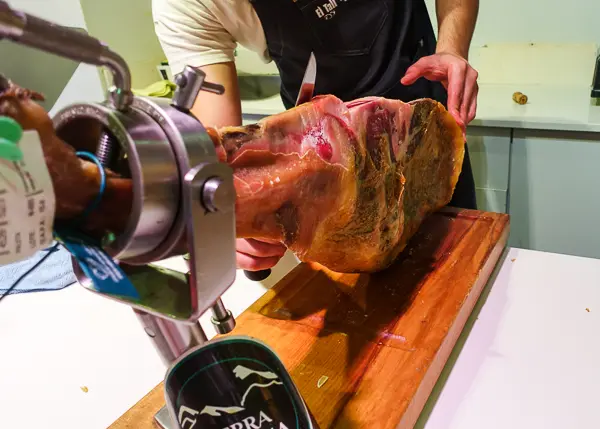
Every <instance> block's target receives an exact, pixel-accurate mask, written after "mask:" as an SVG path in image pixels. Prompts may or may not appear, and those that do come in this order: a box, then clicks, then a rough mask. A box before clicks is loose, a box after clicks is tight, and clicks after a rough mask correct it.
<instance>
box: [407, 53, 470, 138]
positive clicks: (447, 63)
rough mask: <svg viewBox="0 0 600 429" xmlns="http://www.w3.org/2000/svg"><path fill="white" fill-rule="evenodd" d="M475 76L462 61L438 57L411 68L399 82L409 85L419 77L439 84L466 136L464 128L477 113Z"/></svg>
mask: <svg viewBox="0 0 600 429" xmlns="http://www.w3.org/2000/svg"><path fill="white" fill-rule="evenodd" d="M477 76H478V73H477V71H476V70H475V69H474V68H473V67H471V66H470V65H469V63H468V62H467V61H466V60H465V59H464V58H462V57H460V56H458V55H455V54H451V53H437V54H434V55H430V56H427V57H423V58H421V59H420V60H418V61H417V62H416V63H414V64H413V65H412V66H410V67H409V68H408V70H407V71H406V74H405V75H404V77H402V79H401V81H400V82H401V83H402V84H403V85H412V84H413V83H414V82H415V81H416V80H417V79H419V78H421V77H424V78H425V79H427V80H431V81H439V82H441V83H442V85H444V87H445V88H446V90H447V91H448V112H450V114H451V115H452V116H453V117H454V119H455V120H456V122H458V125H459V126H460V127H461V128H462V129H463V134H465V133H466V127H467V124H468V123H469V122H471V121H472V120H473V119H474V118H475V114H476V112H477V94H478V92H479V86H478V85H477Z"/></svg>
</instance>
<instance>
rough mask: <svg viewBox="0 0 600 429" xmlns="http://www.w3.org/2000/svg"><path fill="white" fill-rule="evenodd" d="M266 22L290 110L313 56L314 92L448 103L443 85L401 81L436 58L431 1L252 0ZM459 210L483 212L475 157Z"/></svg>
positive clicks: (459, 188) (462, 181)
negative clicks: (419, 62) (420, 64)
mask: <svg viewBox="0 0 600 429" xmlns="http://www.w3.org/2000/svg"><path fill="white" fill-rule="evenodd" d="M250 3H251V4H252V5H253V7H254V9H255V10H256V13H257V15H258V17H259V19H260V21H261V23H262V26H263V29H264V32H265V37H266V40H267V47H268V50H269V54H270V56H271V58H272V59H273V61H274V62H275V64H276V66H277V68H278V70H279V74H280V76H281V98H282V100H283V104H284V106H285V107H286V109H290V108H291V107H293V106H294V104H295V102H296V97H297V95H298V92H299V90H300V85H301V83H302V78H303V77H304V71H305V69H306V65H307V64H308V58H309V56H310V53H311V52H314V53H315V57H316V60H317V78H316V84H315V91H314V94H315V95H318V94H332V95H335V96H336V97H338V98H340V99H341V100H343V101H350V100H353V99H356V98H360V97H366V96H380V97H386V98H390V99H396V100H402V101H404V102H408V101H411V100H415V99H417V98H432V99H434V100H437V101H438V102H440V103H442V104H443V105H444V106H446V105H447V92H446V89H445V88H444V87H443V85H442V84H441V83H439V82H431V81H428V80H426V79H424V78H421V79H419V80H417V81H416V82H415V83H414V84H413V85H410V86H404V85H402V84H401V83H400V79H401V77H402V76H403V75H404V74H405V72H406V70H407V69H408V67H410V66H411V65H412V64H414V63H415V62H416V61H417V60H418V59H419V58H421V57H424V56H427V55H432V54H433V53H435V46H436V39H435V33H434V31H433V27H432V25H431V20H430V19H429V14H428V12H427V7H426V5H425V2H424V0H250ZM449 205H451V206H454V207H460V208H471V209H475V208H476V199H475V184H474V180H473V173H472V170H471V163H470V160H469V153H468V151H467V150H466V146H465V159H464V162H463V167H462V172H461V175H460V177H459V179H458V183H457V185H456V189H455V191H454V196H453V198H452V201H451V202H450V204H449Z"/></svg>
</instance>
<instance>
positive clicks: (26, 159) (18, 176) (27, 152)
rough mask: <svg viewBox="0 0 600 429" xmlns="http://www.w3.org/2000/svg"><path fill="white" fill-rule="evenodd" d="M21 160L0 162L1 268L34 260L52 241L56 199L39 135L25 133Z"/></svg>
mask: <svg viewBox="0 0 600 429" xmlns="http://www.w3.org/2000/svg"><path fill="white" fill-rule="evenodd" d="M19 147H20V148H21V151H22V152H23V159H22V160H21V161H18V162H11V161H7V160H5V159H0V265H6V264H11V263H13V262H17V261H19V260H23V259H27V258H29V257H31V256H33V255H34V254H35V253H36V252H37V251H39V250H42V249H45V248H47V247H48V246H49V245H50V244H51V243H52V241H53V237H52V230H53V223H54V209H55V204H56V201H55V196H54V188H53V186H52V180H51V178H50V173H49V172H48V167H47V166H46V161H45V160H44V153H43V151H42V145H41V142H40V138H39V135H38V133H37V132H36V131H24V132H23V137H22V138H21V141H20V142H19Z"/></svg>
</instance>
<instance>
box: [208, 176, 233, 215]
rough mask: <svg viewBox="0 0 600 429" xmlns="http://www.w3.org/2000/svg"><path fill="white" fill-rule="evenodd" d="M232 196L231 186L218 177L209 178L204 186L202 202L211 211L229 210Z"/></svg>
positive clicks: (223, 211)
mask: <svg viewBox="0 0 600 429" xmlns="http://www.w3.org/2000/svg"><path fill="white" fill-rule="evenodd" d="M232 197H233V196H232V190H231V189H230V187H229V186H227V185H225V184H224V183H223V180H221V179H220V178H218V177H213V178H210V179H208V180H207V181H206V183H204V186H203V188H202V195H201V200H202V204H203V205H204V207H206V209H207V210H208V211H210V212H217V211H218V212H221V213H227V212H229V211H230V210H231V204H229V202H230V201H231V198H232Z"/></svg>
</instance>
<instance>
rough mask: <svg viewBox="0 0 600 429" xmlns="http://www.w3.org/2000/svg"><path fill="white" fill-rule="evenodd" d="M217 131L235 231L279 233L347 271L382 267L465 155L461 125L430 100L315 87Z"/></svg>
mask: <svg viewBox="0 0 600 429" xmlns="http://www.w3.org/2000/svg"><path fill="white" fill-rule="evenodd" d="M217 134H218V137H217V138H215V140H219V141H220V143H219V142H218V143H217V148H218V152H219V156H220V158H221V160H222V161H223V162H227V163H228V164H230V165H231V166H232V167H233V168H234V171H235V186H236V191H237V197H238V198H237V210H236V215H237V235H238V237H246V238H256V239H269V240H280V241H282V242H284V243H285V244H286V246H287V247H288V248H289V249H290V250H291V251H293V252H294V253H295V254H296V256H297V257H298V258H299V259H300V260H302V261H307V262H308V261H310V262H317V263H320V264H322V265H324V266H326V267H327V268H329V269H331V270H333V271H338V272H346V273H349V272H373V271H379V270H382V269H384V268H386V267H387V266H389V265H390V264H391V263H392V262H393V261H394V259H395V258H396V257H397V256H398V254H399V253H400V252H401V251H402V250H403V249H404V247H405V246H406V244H407V242H408V240H409V239H410V238H411V237H412V235H413V234H414V233H415V232H416V231H417V229H418V228H419V226H420V224H421V223H422V221H423V220H424V218H425V217H426V216H427V215H429V214H430V213H432V212H434V211H436V210H438V209H440V208H442V207H443V206H445V205H446V204H448V202H449V201H450V200H451V198H452V194H453V192H454V187H455V185H456V182H457V180H458V176H459V174H460V171H461V166H462V161H463V156H464V140H463V137H462V132H461V130H460V128H459V126H458V125H457V123H456V122H455V121H454V119H453V118H452V116H451V115H450V114H449V113H448V112H447V111H446V110H445V109H444V107H443V106H442V105H441V104H439V103H437V102H435V101H433V100H430V99H422V100H417V101H414V102H411V103H408V104H407V103H403V102H401V101H396V100H388V99H384V98H379V97H368V98H363V99H359V100H355V101H352V102H350V103H343V102H342V101H340V100H339V99H337V98H336V97H334V96H331V95H328V96H320V97H315V98H314V99H313V100H312V101H311V102H309V103H305V104H303V105H301V106H298V107H296V108H294V109H291V110H288V111H286V112H284V113H281V114H278V115H274V116H271V117H268V118H265V119H264V120H262V121H261V122H259V123H258V124H255V125H249V126H244V127H226V128H222V129H220V130H218V132H217Z"/></svg>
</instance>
